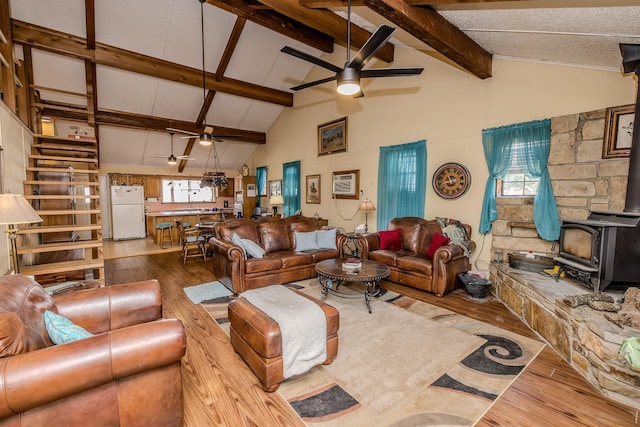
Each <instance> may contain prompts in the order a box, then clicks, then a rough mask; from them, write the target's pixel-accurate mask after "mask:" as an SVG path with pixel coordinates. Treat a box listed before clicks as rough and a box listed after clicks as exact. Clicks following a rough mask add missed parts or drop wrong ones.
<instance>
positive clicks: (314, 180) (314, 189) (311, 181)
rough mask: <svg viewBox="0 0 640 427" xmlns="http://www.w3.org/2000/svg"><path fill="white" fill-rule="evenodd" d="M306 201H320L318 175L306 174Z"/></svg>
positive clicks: (313, 202)
mask: <svg viewBox="0 0 640 427" xmlns="http://www.w3.org/2000/svg"><path fill="white" fill-rule="evenodd" d="M307 203H311V204H319V203H320V175H307Z"/></svg>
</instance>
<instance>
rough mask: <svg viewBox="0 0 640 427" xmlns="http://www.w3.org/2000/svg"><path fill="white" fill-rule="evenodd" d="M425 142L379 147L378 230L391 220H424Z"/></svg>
mask: <svg viewBox="0 0 640 427" xmlns="http://www.w3.org/2000/svg"><path fill="white" fill-rule="evenodd" d="M426 182H427V141H426V140H424V139H423V140H420V141H416V142H410V143H407V144H400V145H392V146H389V147H380V159H379V163H378V206H377V207H376V208H377V209H376V213H377V227H378V230H386V229H387V224H389V221H391V220H392V219H393V218H397V217H403V216H417V217H420V218H422V217H424V203H425V193H426V190H427V188H426V187H427V183H426Z"/></svg>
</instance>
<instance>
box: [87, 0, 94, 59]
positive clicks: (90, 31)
mask: <svg viewBox="0 0 640 427" xmlns="http://www.w3.org/2000/svg"><path fill="white" fill-rule="evenodd" d="M84 14H85V21H86V24H85V27H86V31H87V49H92V50H93V49H95V48H96V4H95V0H84Z"/></svg>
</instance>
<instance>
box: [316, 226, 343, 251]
mask: <svg viewBox="0 0 640 427" xmlns="http://www.w3.org/2000/svg"><path fill="white" fill-rule="evenodd" d="M337 232H338V229H337V228H332V229H330V230H318V231H316V238H317V239H318V248H319V249H337V247H336V233H337Z"/></svg>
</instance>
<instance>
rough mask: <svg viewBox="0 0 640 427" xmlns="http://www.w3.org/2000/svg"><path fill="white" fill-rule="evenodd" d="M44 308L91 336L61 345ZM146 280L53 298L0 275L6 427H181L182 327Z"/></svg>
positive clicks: (0, 406)
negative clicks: (49, 329) (51, 331)
mask: <svg viewBox="0 0 640 427" xmlns="http://www.w3.org/2000/svg"><path fill="white" fill-rule="evenodd" d="M45 310H50V311H55V312H58V313H59V314H60V315H62V316H65V317H67V318H69V319H70V320H72V321H73V322H74V323H75V324H77V325H79V326H82V327H83V328H85V329H86V330H87V331H89V332H91V333H92V334H94V336H92V337H89V338H85V339H81V340H78V341H74V342H70V343H66V344H61V345H55V344H53V343H52V342H51V340H50V339H49V336H48V333H47V331H46V327H45V325H44V320H43V313H44V311H45ZM161 316H162V303H161V294H160V287H159V284H158V282H157V281H155V280H148V281H144V282H135V283H128V284H122V285H114V286H109V287H103V288H97V289H88V290H80V291H75V292H70V293H66V294H61V295H57V296H54V297H50V296H49V295H48V294H47V293H46V292H45V291H44V289H43V288H42V287H41V286H40V285H39V284H38V283H36V282H34V281H33V280H32V279H30V278H28V277H25V276H4V277H0V393H1V398H0V426H2V427H4V426H12V427H13V426H30V427H33V426H85V425H91V426H122V427H125V426H179V425H182V380H181V372H180V361H181V359H182V356H183V355H184V353H185V350H186V335H185V331H184V327H183V325H182V322H180V320H177V319H162V318H161Z"/></svg>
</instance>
